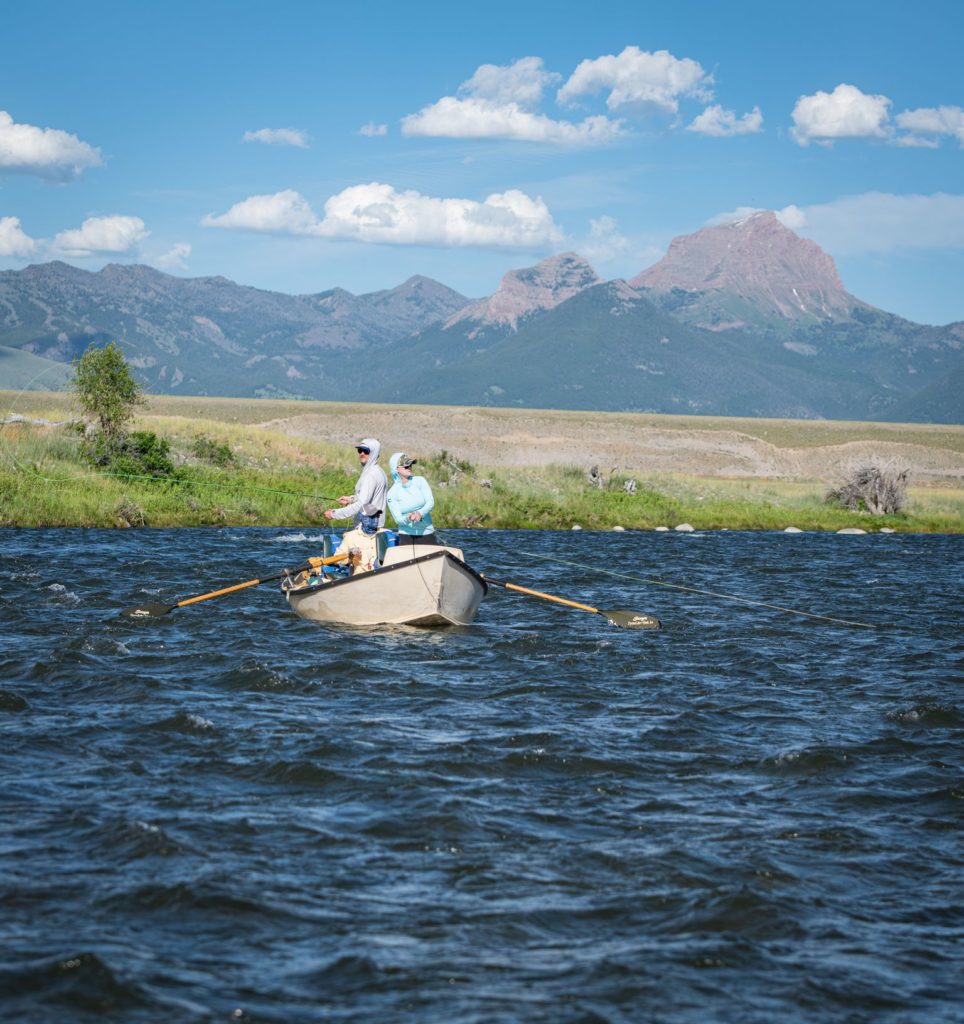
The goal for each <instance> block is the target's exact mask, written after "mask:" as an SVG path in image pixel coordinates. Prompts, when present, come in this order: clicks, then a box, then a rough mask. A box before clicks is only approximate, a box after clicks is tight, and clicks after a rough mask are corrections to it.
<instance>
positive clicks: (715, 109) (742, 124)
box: [686, 104, 763, 138]
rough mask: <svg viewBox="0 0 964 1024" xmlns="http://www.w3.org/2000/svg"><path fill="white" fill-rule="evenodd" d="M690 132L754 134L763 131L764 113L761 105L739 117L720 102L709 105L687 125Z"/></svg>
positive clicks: (725, 135)
mask: <svg viewBox="0 0 964 1024" xmlns="http://www.w3.org/2000/svg"><path fill="white" fill-rule="evenodd" d="M686 130H687V131H690V132H699V133H700V134H701V135H712V136H714V137H716V138H725V137H727V136H730V135H753V134H755V133H756V132H761V131H763V114H761V113H760V108H759V107H754V108H753V109H752V110H751V111H749V112H748V113H746V114H744V115H743V116H742V117H737V116H736V113H735V112H734V111H732V110H725V109H724V108H723V107H721V106H720V105H719V104H716V105H714V106H712V107H707V108H706V110H704V111H703V113H702V114H700V115H699V117H696V118H694V119H693V122H692V123H691V124H688V125H687V126H686Z"/></svg>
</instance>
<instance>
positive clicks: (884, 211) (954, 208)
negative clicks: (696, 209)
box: [708, 192, 964, 256]
mask: <svg viewBox="0 0 964 1024" xmlns="http://www.w3.org/2000/svg"><path fill="white" fill-rule="evenodd" d="M760 212H762V211H761V210H760V209H759V208H757V207H753V206H743V207H738V208H737V209H736V210H731V211H729V212H728V213H721V214H719V215H718V216H716V217H713V218H712V220H710V221H708V224H710V225H715V224H730V223H732V222H733V221H736V220H743V219H745V218H746V217H749V216H751V215H752V214H754V213H760ZM774 212H775V213H776V216H777V219H778V220H779V221H780V222H781V223H782V224H783V225H785V226H786V227H788V228H790V229H791V230H792V231H796V232H798V233H799V234H802V235H805V236H806V237H807V238H811V239H813V241H815V242H817V243H818V244H819V245H820V246H821V247H823V248H824V249H826V250H827V251H828V252H829V253H831V255H833V256H838V255H840V256H843V255H853V254H855V253H868V252H892V251H894V250H898V249H964V195H948V194H947V193H945V192H936V193H934V194H933V195H929V196H924V195H893V194H892V193H889V192H865V193H863V194H862V195H856V196H843V197H841V198H840V199H835V200H833V201H832V202H829V203H815V204H813V205H812V206H797V205H795V204H791V205H789V206H785V207H783V209H782V210H775V211H774Z"/></svg>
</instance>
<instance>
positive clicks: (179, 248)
mask: <svg viewBox="0 0 964 1024" xmlns="http://www.w3.org/2000/svg"><path fill="white" fill-rule="evenodd" d="M190 255H191V246H190V244H189V243H188V242H178V243H177V244H176V245H174V246H172V247H171V248H170V249H168V251H167V252H166V253H164V254H163V255H161V256H158V257H157V259H155V260H154V266H155V267H159V268H160V269H161V270H187V260H188V257H189V256H190Z"/></svg>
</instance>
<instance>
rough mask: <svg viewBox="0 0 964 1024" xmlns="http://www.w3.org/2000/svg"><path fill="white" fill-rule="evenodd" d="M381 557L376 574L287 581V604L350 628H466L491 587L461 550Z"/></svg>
mask: <svg viewBox="0 0 964 1024" xmlns="http://www.w3.org/2000/svg"><path fill="white" fill-rule="evenodd" d="M326 539H327V538H326ZM380 554H381V556H382V557H381V559H380V562H379V565H378V568H376V569H375V570H373V571H372V572H365V573H358V574H356V575H354V576H340V575H336V574H335V573H330V572H325V571H324V570H322V571H320V572H319V573H317V574H313V575H308V576H304V575H303V576H300V577H296V578H295V579H294V580H286V581H284V582H283V583H282V589H283V590H284V592H285V597H286V598H287V601H288V604H289V605H290V607H291V608H292V610H293V611H294V612H295V614H297V615H300V616H301V618H303V619H310V620H311V621H313V622H331V623H340V624H344V625H350V626H380V625H405V626H467V625H468V624H469V623H470V622H472V620H473V619H474V618H475V614H476V612H477V611H478V610H479V605H480V604H481V603H482V598H483V597H485V595H486V593H487V592H488V586H487V584H486V582H485V580H484V579H483V578H482V577H481V576H480V575H479V574H478V573H477V572H476V571H475V570H474V569H472V568H471V567H470V566H468V565H467V564H466V562H465V558H464V556H463V554H462V549H461V548H453V547H447V546H443V545H441V544H440V545H438V546H437V547H436V546H434V545H432V546H430V545H417V546H414V547H412V546H406V547H385V548H384V549H383V550H382V551H381V552H380Z"/></svg>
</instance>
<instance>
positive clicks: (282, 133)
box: [244, 128, 308, 149]
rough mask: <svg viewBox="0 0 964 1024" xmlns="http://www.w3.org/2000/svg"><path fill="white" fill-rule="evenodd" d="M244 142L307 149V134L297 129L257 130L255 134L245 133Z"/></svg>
mask: <svg viewBox="0 0 964 1024" xmlns="http://www.w3.org/2000/svg"><path fill="white" fill-rule="evenodd" d="M244 141H245V142H263V143H264V144H265V145H267V146H297V147H298V149H307V148H308V133H307V132H303V131H301V130H300V129H298V128H259V129H258V130H257V131H256V132H245V133H244Z"/></svg>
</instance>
